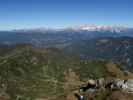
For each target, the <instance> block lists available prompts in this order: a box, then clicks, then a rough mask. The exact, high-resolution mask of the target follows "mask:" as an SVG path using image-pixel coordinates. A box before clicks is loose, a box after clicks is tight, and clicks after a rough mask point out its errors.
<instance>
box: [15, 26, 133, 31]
mask: <svg viewBox="0 0 133 100" xmlns="http://www.w3.org/2000/svg"><path fill="white" fill-rule="evenodd" d="M66 30H71V31H102V32H103V31H108V32H116V33H119V32H127V31H131V30H133V28H128V27H123V26H111V25H110V26H109V25H94V24H86V25H79V26H73V27H68V28H58V29H52V28H45V27H41V28H32V29H20V30H13V31H15V32H29V31H30V32H31V31H32V32H47V31H66Z"/></svg>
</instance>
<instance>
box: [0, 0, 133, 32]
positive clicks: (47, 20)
mask: <svg viewBox="0 0 133 100" xmlns="http://www.w3.org/2000/svg"><path fill="white" fill-rule="evenodd" d="M83 24H98V25H121V26H128V27H132V26H133V0H0V30H9V29H23V28H37V27H50V28H63V27H70V26H76V25H83Z"/></svg>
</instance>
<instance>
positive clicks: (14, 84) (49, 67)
mask: <svg viewBox="0 0 133 100" xmlns="http://www.w3.org/2000/svg"><path fill="white" fill-rule="evenodd" d="M111 64H112V63H110V62H106V61H97V60H95V61H94V60H93V61H91V60H80V59H79V58H78V57H73V56H67V55H66V54H64V53H63V51H61V50H58V49H53V48H51V49H42V48H40V49H39V48H32V47H25V48H16V49H13V50H11V52H8V53H6V54H3V55H2V56H1V57H0V82H1V87H2V89H3V91H4V92H5V93H6V94H7V95H8V96H9V97H10V100H17V98H20V99H19V100H35V99H37V98H44V99H48V100H52V99H56V98H58V97H60V96H63V95H66V94H67V93H70V92H72V91H73V89H76V88H77V87H78V86H79V85H81V84H82V83H83V82H85V81H87V80H88V79H89V78H95V79H96V78H101V77H106V78H108V77H109V78H114V77H117V78H123V77H124V78H128V77H129V74H130V77H132V74H131V73H126V74H124V73H123V72H122V71H121V70H120V69H119V67H118V66H117V65H115V64H113V65H111ZM111 66H113V67H112V69H111ZM112 70H113V71H112ZM119 73H121V74H120V75H118V74H119ZM2 84H4V88H3V86H2ZM2 89H1V90H2Z"/></svg>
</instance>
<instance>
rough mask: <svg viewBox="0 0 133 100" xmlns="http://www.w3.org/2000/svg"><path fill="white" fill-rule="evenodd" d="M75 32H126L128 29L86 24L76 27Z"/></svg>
mask: <svg viewBox="0 0 133 100" xmlns="http://www.w3.org/2000/svg"><path fill="white" fill-rule="evenodd" d="M74 29H76V28H74ZM77 30H87V31H110V32H123V31H127V30H128V28H127V27H123V26H111V25H95V24H86V25H80V26H78V27H77Z"/></svg>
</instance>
